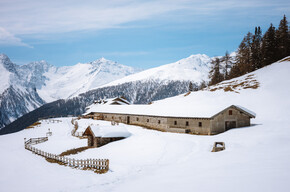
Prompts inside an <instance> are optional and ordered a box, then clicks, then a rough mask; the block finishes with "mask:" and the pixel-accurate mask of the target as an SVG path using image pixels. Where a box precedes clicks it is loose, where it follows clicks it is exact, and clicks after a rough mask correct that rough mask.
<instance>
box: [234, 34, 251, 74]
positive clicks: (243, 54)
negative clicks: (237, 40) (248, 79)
mask: <svg viewBox="0 0 290 192" xmlns="http://www.w3.org/2000/svg"><path fill="white" fill-rule="evenodd" d="M252 38H253V34H252V33H251V32H248V34H247V35H246V36H245V37H244V39H243V41H242V42H241V44H240V46H239V48H238V52H237V58H236V59H237V66H236V67H237V68H238V70H236V71H237V72H238V71H240V74H236V75H238V76H240V75H243V74H246V73H248V72H250V71H251V66H252V60H251V45H252Z"/></svg>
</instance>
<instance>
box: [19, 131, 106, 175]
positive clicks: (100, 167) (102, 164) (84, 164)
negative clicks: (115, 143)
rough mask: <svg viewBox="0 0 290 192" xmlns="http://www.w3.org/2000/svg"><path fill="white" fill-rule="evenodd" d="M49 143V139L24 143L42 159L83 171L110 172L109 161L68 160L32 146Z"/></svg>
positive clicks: (37, 139)
mask: <svg viewBox="0 0 290 192" xmlns="http://www.w3.org/2000/svg"><path fill="white" fill-rule="evenodd" d="M45 141H48V137H39V138H31V139H29V140H27V141H25V142H24V147H25V149H27V150H29V151H31V152H33V153H35V154H37V155H40V156H42V157H45V158H48V159H53V160H55V161H58V162H61V163H63V164H64V165H67V166H70V167H75V168H83V169H88V168H90V169H95V170H96V172H100V173H105V172H107V171H108V170H109V160H108V159H86V160H77V159H73V158H67V157H64V156H59V155H55V154H52V153H47V152H44V151H41V150H39V149H37V148H35V147H33V146H32V145H34V144H38V143H43V142H45Z"/></svg>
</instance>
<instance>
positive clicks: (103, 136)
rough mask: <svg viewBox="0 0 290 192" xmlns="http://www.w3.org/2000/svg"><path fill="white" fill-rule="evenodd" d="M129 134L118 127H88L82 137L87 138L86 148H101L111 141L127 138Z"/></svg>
mask: <svg viewBox="0 0 290 192" xmlns="http://www.w3.org/2000/svg"><path fill="white" fill-rule="evenodd" d="M130 135H131V134H130V133H129V132H128V131H127V130H126V129H125V128H122V127H118V126H114V127H113V126H96V125H92V126H88V127H87V129H86V130H85V132H84V134H83V136H86V137H87V138H88V147H101V146H103V145H106V144H108V143H110V142H113V141H118V140H121V139H125V138H127V137H129V136H130Z"/></svg>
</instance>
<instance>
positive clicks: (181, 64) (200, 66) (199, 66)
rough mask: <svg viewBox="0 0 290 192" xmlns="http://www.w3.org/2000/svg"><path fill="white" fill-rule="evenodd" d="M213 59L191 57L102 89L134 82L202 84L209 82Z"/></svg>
mask: <svg viewBox="0 0 290 192" xmlns="http://www.w3.org/2000/svg"><path fill="white" fill-rule="evenodd" d="M210 62H211V58H210V57H209V56H207V55H205V54H197V55H191V56H189V57H187V58H184V59H181V60H179V61H177V62H175V63H170V64H167V65H162V66H160V67H155V68H152V69H148V70H145V71H141V72H139V73H135V74H133V75H129V76H126V77H124V78H122V79H118V80H116V81H113V82H111V83H108V84H105V85H103V86H102V87H107V86H112V85H120V84H123V83H128V82H134V81H142V82H148V81H155V82H168V81H192V82H194V83H196V84H200V83H201V82H202V81H208V73H209V70H210Z"/></svg>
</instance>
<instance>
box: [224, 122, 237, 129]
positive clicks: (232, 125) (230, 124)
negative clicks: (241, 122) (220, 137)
mask: <svg viewBox="0 0 290 192" xmlns="http://www.w3.org/2000/svg"><path fill="white" fill-rule="evenodd" d="M236 127H237V122H236V121H226V122H225V128H226V131H227V130H229V129H232V128H236Z"/></svg>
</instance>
